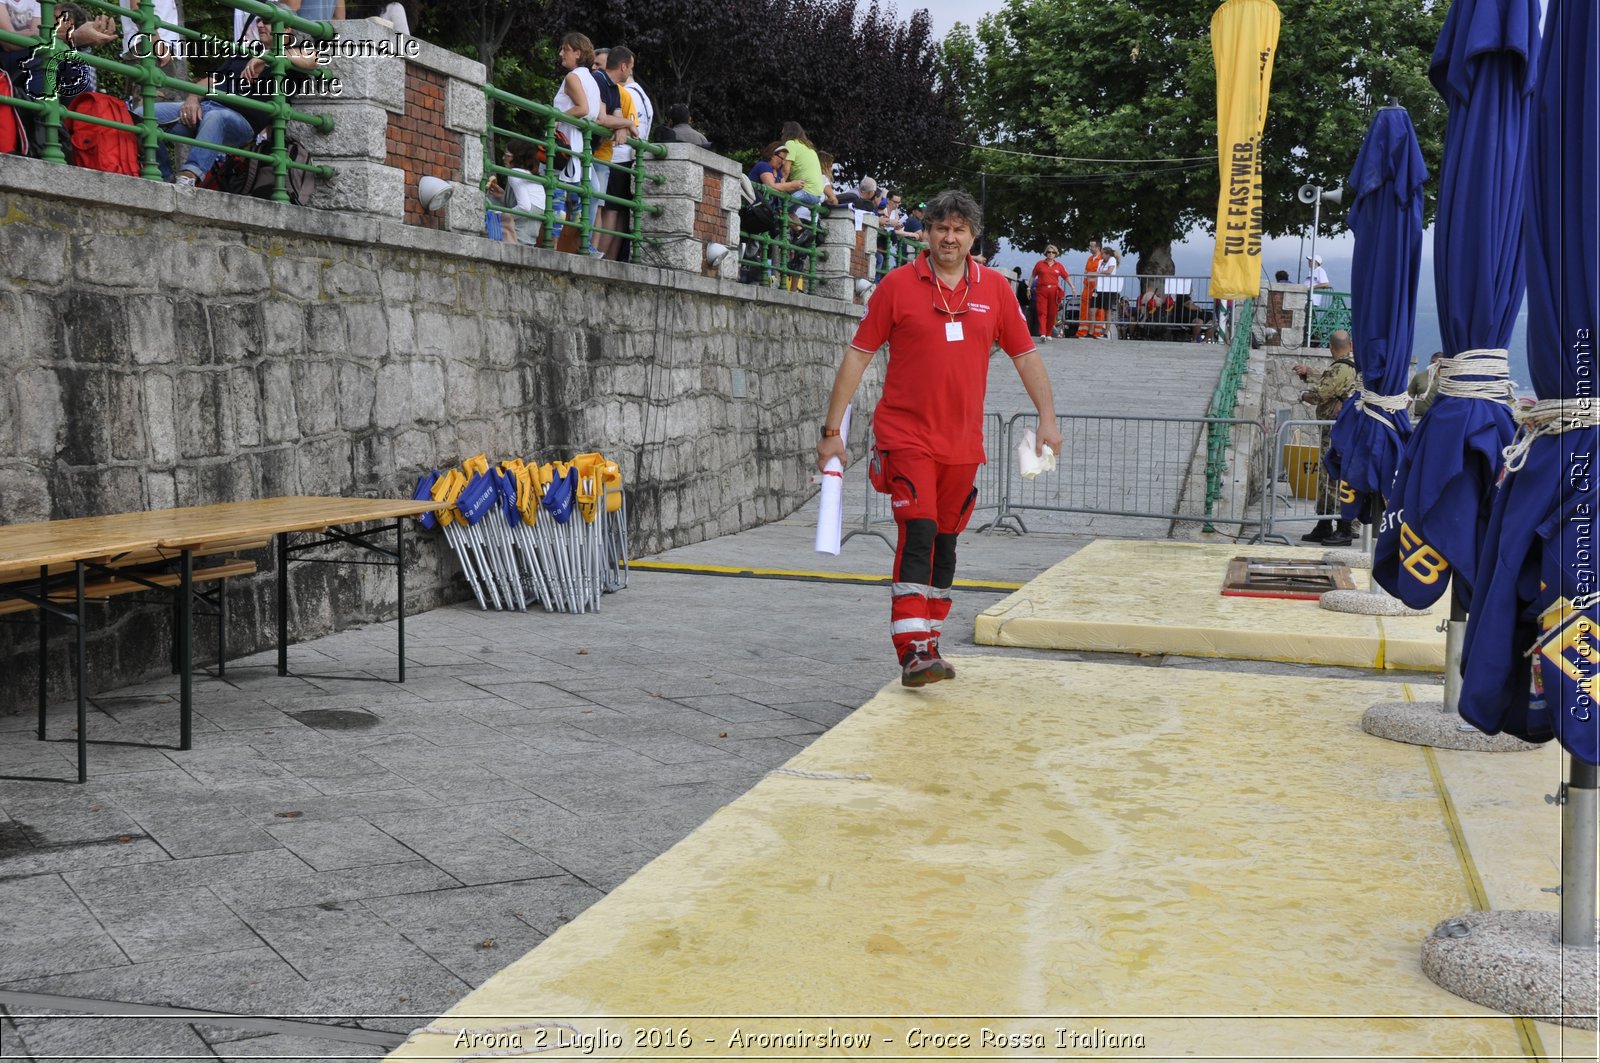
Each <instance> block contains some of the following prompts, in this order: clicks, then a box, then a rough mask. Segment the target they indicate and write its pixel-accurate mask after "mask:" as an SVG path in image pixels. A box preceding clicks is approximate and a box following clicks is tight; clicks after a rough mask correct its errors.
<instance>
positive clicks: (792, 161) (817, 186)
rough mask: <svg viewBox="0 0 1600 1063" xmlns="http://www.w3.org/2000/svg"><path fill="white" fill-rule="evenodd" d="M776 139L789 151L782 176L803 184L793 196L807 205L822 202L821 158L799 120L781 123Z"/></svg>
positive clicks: (823, 187) (823, 180) (823, 185)
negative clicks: (781, 127)
mask: <svg viewBox="0 0 1600 1063" xmlns="http://www.w3.org/2000/svg"><path fill="white" fill-rule="evenodd" d="M778 139H779V140H781V141H783V146H784V147H785V148H787V149H788V151H789V162H788V165H787V166H785V167H784V171H783V176H784V178H785V179H786V180H791V181H799V182H801V184H802V185H804V187H803V188H801V189H800V191H798V192H796V193H795V194H794V198H795V199H797V200H799V201H800V202H801V203H804V204H806V205H808V206H813V207H814V206H816V205H818V204H819V203H821V202H822V193H823V190H824V189H825V188H826V187H827V182H826V180H825V179H824V177H823V175H822V160H821V159H820V158H819V157H818V156H817V147H816V145H815V144H813V143H811V138H810V137H808V136H806V131H805V128H804V127H802V126H801V125H800V123H799V122H785V123H783V130H782V131H781V132H780V133H779V134H778Z"/></svg>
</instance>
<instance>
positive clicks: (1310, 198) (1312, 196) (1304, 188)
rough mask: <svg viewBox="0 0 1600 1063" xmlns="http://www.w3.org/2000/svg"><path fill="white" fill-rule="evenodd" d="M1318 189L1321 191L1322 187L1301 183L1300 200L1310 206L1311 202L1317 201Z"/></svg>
mask: <svg viewBox="0 0 1600 1063" xmlns="http://www.w3.org/2000/svg"><path fill="white" fill-rule="evenodd" d="M1320 191H1322V189H1321V188H1319V187H1317V186H1316V185H1301V186H1300V202H1302V203H1304V204H1305V205H1306V206H1308V207H1309V206H1311V204H1313V203H1315V202H1316V201H1317V193H1318V192H1320Z"/></svg>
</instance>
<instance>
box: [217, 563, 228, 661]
mask: <svg viewBox="0 0 1600 1063" xmlns="http://www.w3.org/2000/svg"><path fill="white" fill-rule="evenodd" d="M227 674H228V581H227V580H225V579H223V580H218V581H217V678H218V679H221V678H223V677H224V676H226V675H227Z"/></svg>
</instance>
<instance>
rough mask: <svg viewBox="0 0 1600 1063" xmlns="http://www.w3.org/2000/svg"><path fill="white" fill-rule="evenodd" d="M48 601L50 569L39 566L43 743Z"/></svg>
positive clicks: (40, 682) (48, 646)
mask: <svg viewBox="0 0 1600 1063" xmlns="http://www.w3.org/2000/svg"><path fill="white" fill-rule="evenodd" d="M49 600H50V569H49V568H48V567H46V566H44V565H40V566H39V741H41V742H43V741H44V707H45V702H46V700H47V693H46V687H48V686H49V675H50V645H49V642H48V639H49V635H50V610H48V609H46V608H45V607H44V603H45V602H47V601H49Z"/></svg>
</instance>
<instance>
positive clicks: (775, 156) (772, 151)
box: [750, 140, 806, 199]
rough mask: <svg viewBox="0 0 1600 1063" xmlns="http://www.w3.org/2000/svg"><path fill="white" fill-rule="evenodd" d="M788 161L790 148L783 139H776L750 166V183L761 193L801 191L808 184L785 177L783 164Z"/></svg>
mask: <svg viewBox="0 0 1600 1063" xmlns="http://www.w3.org/2000/svg"><path fill="white" fill-rule="evenodd" d="M788 161H789V149H788V148H786V147H784V146H783V144H782V142H781V141H777V140H774V141H773V142H772V143H771V144H768V145H767V147H766V150H765V151H763V152H762V153H761V160H760V161H759V162H757V163H756V164H755V165H754V166H752V167H750V183H751V184H753V185H755V186H756V191H757V192H761V193H768V192H798V191H800V189H802V188H804V187H805V186H806V184H805V182H804V181H800V180H791V181H785V180H784V179H783V165H784V163H786V162H788ZM769 198H771V199H776V198H777V197H776V196H770V197H769Z"/></svg>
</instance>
